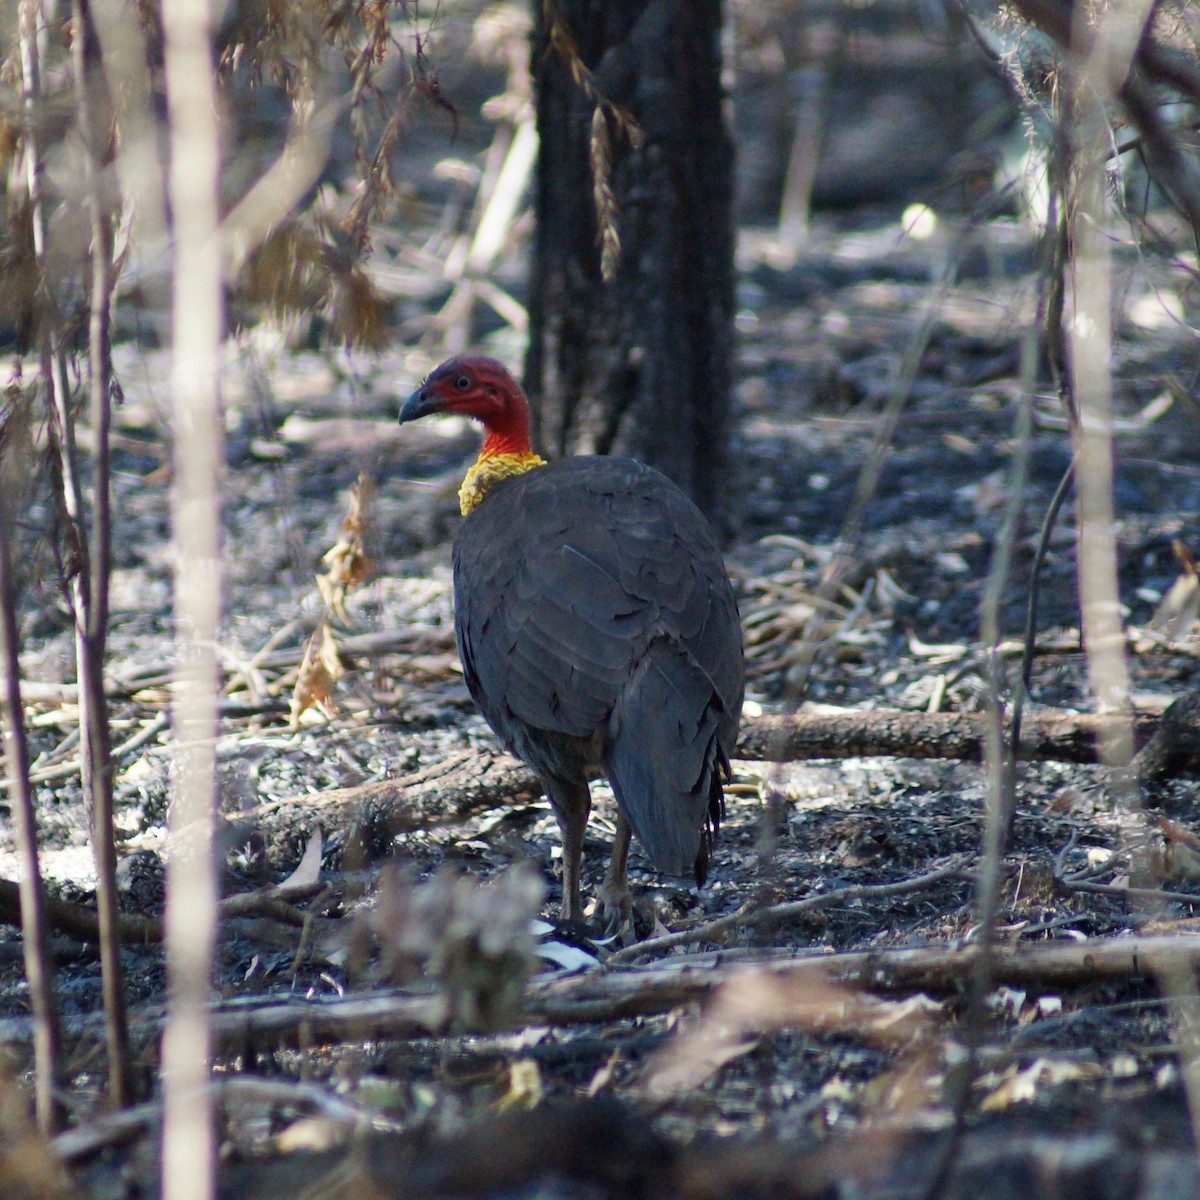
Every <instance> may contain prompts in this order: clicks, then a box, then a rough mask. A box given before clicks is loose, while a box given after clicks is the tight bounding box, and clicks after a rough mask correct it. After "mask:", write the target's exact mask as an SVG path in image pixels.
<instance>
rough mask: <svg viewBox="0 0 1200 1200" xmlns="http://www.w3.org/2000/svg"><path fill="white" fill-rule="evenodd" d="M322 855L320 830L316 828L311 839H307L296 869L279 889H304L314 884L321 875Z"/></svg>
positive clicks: (322, 847) (322, 846)
mask: <svg viewBox="0 0 1200 1200" xmlns="http://www.w3.org/2000/svg"><path fill="white" fill-rule="evenodd" d="M323 853H324V845H323V843H322V838H321V828H320V826H318V827H317V828H316V829H314V830H313V834H312V837H310V838H309V839H308V845H307V846H305V847H304V853H303V854H302V855H301V856H300V862H299V864H298V865H297V866H296V869H295V870H294V871H293V872H292V873H291V874H290V875H289V876H288V877H287V878H286V879H285V880H284V881H283V882H282V883H281V884H280V885H279V886H280V887H281V888H287V887H304V886H306V885H308V884H310V883H316V882H317V879H318V878H319V877H320V874H321V858H322V855H323Z"/></svg>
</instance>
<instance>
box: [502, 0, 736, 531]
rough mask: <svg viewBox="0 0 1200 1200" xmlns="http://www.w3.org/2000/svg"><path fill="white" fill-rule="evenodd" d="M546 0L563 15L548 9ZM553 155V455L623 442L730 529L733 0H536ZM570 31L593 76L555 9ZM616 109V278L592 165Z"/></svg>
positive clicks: (537, 267)
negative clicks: (597, 141)
mask: <svg viewBox="0 0 1200 1200" xmlns="http://www.w3.org/2000/svg"><path fill="white" fill-rule="evenodd" d="M548 7H549V10H550V13H549V16H548V14H547V8H548ZM534 8H535V10H536V13H537V27H536V30H535V35H534V47H533V67H534V77H535V79H536V87H537V123H538V131H539V134H540V137H541V154H540V159H539V165H538V174H537V197H536V209H537V233H536V237H535V245H534V264H533V279H532V281H531V295H530V343H529V351H528V357H527V359H526V380H525V382H526V387H527V391H528V393H529V396H530V399H531V401H532V403H533V408H534V423H535V431H534V432H535V437H536V438H537V440H538V441H539V443H540V445H541V447H542V449H543V450H544V451H545V452H547V453H548V454H550V455H553V456H560V455H566V454H578V453H598V454H608V453H617V454H626V455H630V456H631V457H634V458H638V459H641V460H642V461H643V462H647V463H651V464H652V465H654V466H656V467H658V468H659V469H660V470H662V471H663V472H664V473H666V474H667V475H669V476H670V477H671V478H672V479H674V480H675V481H676V482H677V483H678V484H679V485H680V486H681V487H682V488H683V489H684V490H685V491H687V492H688V493H689V494H690V495H691V496H692V497H693V498H694V499H695V500H696V502H697V503H698V504H699V505H700V507H701V508H702V509H703V510H704V511H705V512H706V513H707V514H708V516H709V517H710V518H712V519H714V520H716V521H717V522H718V523H719V524H720V525H724V526H726V527H727V526H728V524H729V523H730V520H731V514H730V511H729V496H730V494H731V491H732V489H731V487H730V480H729V476H728V469H729V464H730V461H731V455H730V453H729V433H730V429H729V426H730V401H731V383H732V355H733V332H732V330H733V303H734V291H733V287H734V284H733V236H734V235H733V146H732V142H731V140H730V136H729V131H728V128H727V126H726V120H725V118H726V113H725V96H724V92H723V89H722V85H721V4H720V0H556V2H555V3H554V4H553V5H551V6H546V5H543V4H542V3H540V2H538V3H535V5H534ZM553 20H557V21H559V22H560V23H561V24H560V29H559V32H560V34H561V33H562V31H563V30H565V31H566V32H567V33H569V35H570V38H571V39H572V40H573V42H574V44H575V46H576V48H577V50H578V57H579V60H580V61H581V62H582V64H583V65H584V66H585V67H586V68H587V69H588V71H590V72H592V84H593V86H592V87H591V88H589V87H588V86H587V85H586V83H585V84H584V85H583V86H581V83H580V81H579V78H578V77H579V76H580V75H581V72H579V71H578V64H575V66H576V69H575V71H574V72H573V70H572V63H571V61H570V58H571V56H570V54H569V53H568V54H564V53H563V52H562V50H561V46H562V41H561V37H560V38H559V40H558V42H557V45H552V44H551V29H550V22H551V21H553ZM597 96H599V97H602V98H603V100H605V101H608V102H611V103H613V104H615V105H620V106H622V108H624V109H625V110H627V111H628V112H629V113H630V114H631V115H632V117H633V119H634V120H635V121H636V123H637V125H638V127H639V128H640V131H641V145H640V147H637V148H635V147H634V146H633V145H632V144H631V142H630V139H629V138H628V137H626V136H625V135H624V134H623V132H622V130H621V127H620V122H619V121H616V120H613V119H612V118H611V116H610V117H609V119H608V122H607V125H608V132H609V134H610V138H611V145H612V168H611V174H610V176H609V181H610V183H611V185H612V190H613V194H614V197H615V200H616V204H617V228H618V231H619V236H620V245H621V252H620V259H619V263H618V266H617V269H616V272H615V275H614V276H613V278H612V279H611V280H610V281H609V282H607V283H606V282H604V281H603V280H602V279H601V273H600V245H599V235H598V224H597V216H596V206H595V200H594V194H593V187H594V182H595V180H594V175H593V171H592V165H591V161H590V150H591V147H592V121H593V113H594V111H595V109H596V104H597Z"/></svg>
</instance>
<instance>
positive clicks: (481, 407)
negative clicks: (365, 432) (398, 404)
mask: <svg viewBox="0 0 1200 1200" xmlns="http://www.w3.org/2000/svg"><path fill="white" fill-rule="evenodd" d="M431 413H460V414H462V415H463V416H466V417H473V418H474V419H475V420H476V421H478V422H479V423H480V424H481V425H482V426H483V428H484V433H485V436H484V442H483V450H482V453H481V457H491V456H493V455H497V454H529V453H531V450H530V445H529V401H528V400H526V399H525V393H524V392H523V391H522V390H521V385H520V384H519V383H517V381H516V380H515V379H514V378H513V377H512V376H511V375H510V374H509V372H508V370H507V369H506V368H505V366H504V364H503V363H500V362H497V361H496V359H494V358H487V357H485V356H484V355H482V354H462V355H456V356H455V357H454V358H448V359H446V361H445V362H444V363H442V365H441V366H440V367H437V368H436V369H435V370H433V371H431V372H430V373H429V375H428V376H427V377H426V379H425V381H424V382H423V383H422V384H421V386H420V387H419V388H417V390H416V391H415V392H413V394H412V395H411V396H409V398H408V399H407V400H406V401H405V403H404V407H403V408H401V410H400V423H401V424H403V423H404V422H405V421H416V420H418V419H419V418H421V417H427V416H429V415H430V414H431Z"/></svg>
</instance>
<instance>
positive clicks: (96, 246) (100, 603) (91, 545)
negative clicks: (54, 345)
mask: <svg viewBox="0 0 1200 1200" xmlns="http://www.w3.org/2000/svg"><path fill="white" fill-rule="evenodd" d="M72 11H73V14H74V22H75V37H74V41H73V43H72V54H73V58H74V68H75V100H76V109H77V113H78V118H79V127H80V131H81V133H82V135H83V142H84V177H85V184H86V191H87V197H88V206H89V209H90V224H91V243H92V253H91V263H90V265H91V276H92V279H91V285H92V286H91V296H90V300H89V317H88V408H89V413H90V416H91V424H92V434H93V437H94V438H95V445H96V449H95V455H94V458H93V461H92V506H91V522H90V530H88V534H87V554H86V555H85V556H84V557H83V562H84V567H83V569H81V570H80V572H79V574H78V576H77V577H76V578H77V580H78V582H79V586H78V592H79V599H80V600H81V601H82V608H77V610H76V613H75V629H76V658H77V660H78V663H79V684H80V688H79V694H80V701H81V703H80V719H81V721H82V722H83V726H84V728H83V736H84V746H85V753H84V755H83V763H84V779H85V787H84V791H85V795H86V796H87V798H88V812H89V815H90V818H91V833H92V852H93V854H94V855H95V859H96V906H97V910H98V915H99V919H100V962H101V974H102V976H103V987H104V1011H105V1014H106V1019H107V1023H108V1045H109V1059H110V1067H109V1094H110V1097H111V1099H112V1101H113V1102H114V1103H115V1104H117V1105H124V1104H126V1103H128V1101H129V1099H130V1087H131V1085H130V1079H129V1072H130V1063H129V1034H128V1024H127V1021H126V1014H125V987H124V977H123V972H122V969H121V953H120V937H119V934H118V932H117V847H116V834H115V829H114V823H113V764H112V744H111V738H110V734H109V727H108V704H107V701H106V700H105V696H104V657H105V647H106V643H107V634H108V587H109V576H110V574H111V569H112V508H111V478H110V466H109V429H110V426H111V424H112V359H111V355H110V347H109V312H110V306H111V303H112V292H113V285H114V267H113V239H112V220H111V216H110V213H109V206H108V203H107V201H106V198H105V195H104V189H103V184H102V172H103V169H104V167H105V166H106V165H107V164H108V162H110V161H111V158H112V150H111V140H112V139H111V128H112V127H111V115H110V109H109V105H108V103H107V94H106V89H105V88H104V85H103V82H102V79H101V75H100V71H99V54H100V51H99V45H98V43H97V41H96V33H95V29H94V27H93V25H92V20H91V14H90V12H89V10H88V6H87V4H86V2H85V0H74V3H73V6H72ZM64 445H69V442H68V441H67V440H65V439H64ZM76 478H77V476H76ZM76 486H78V484H76ZM76 519H77V520H78V521H79V525H78V528H79V530H80V537H81V538H82V537H83V536H84V532H83V530H84V525H83V521H84V515H83V513H82V512H80V514H79V516H78V518H76Z"/></svg>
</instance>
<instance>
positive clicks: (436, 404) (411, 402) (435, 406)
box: [400, 387, 441, 425]
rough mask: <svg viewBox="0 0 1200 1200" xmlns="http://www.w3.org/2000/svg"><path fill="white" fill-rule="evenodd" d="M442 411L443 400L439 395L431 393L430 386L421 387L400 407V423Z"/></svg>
mask: <svg viewBox="0 0 1200 1200" xmlns="http://www.w3.org/2000/svg"><path fill="white" fill-rule="evenodd" d="M435 412H441V402H440V401H439V399H438V397H437V396H434V395H432V394H431V393H430V390H429V388H427V387H419V388H417V390H416V391H415V392H413V394H412V395H411V396H409V398H408V399H407V400H405V402H404V404H403V406H402V407H401V409H400V424H401V425H403V424H404V423H405V422H406V421H418V420H420V419H421V418H422V417H427V416H429V414H430V413H435Z"/></svg>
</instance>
